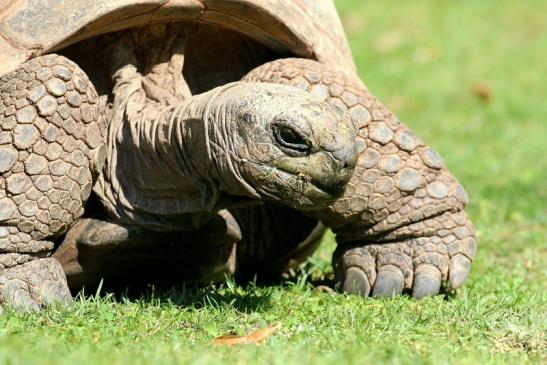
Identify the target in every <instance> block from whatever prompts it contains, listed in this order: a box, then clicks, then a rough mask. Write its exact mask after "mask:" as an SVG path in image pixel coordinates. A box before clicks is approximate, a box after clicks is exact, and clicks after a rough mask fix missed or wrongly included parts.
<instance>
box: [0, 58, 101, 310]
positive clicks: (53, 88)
mask: <svg viewBox="0 0 547 365" xmlns="http://www.w3.org/2000/svg"><path fill="white" fill-rule="evenodd" d="M0 95H1V96H2V98H1V100H0V127H1V132H0V306H2V305H9V306H13V307H25V308H33V309H38V308H40V307H41V306H43V305H47V304H49V303H51V302H53V301H60V302H69V301H70V300H71V296H70V293H69V291H68V288H67V285H66V279H65V275H64V273H63V271H62V268H61V266H60V265H59V263H58V262H57V261H56V260H54V259H53V258H51V257H49V255H50V253H51V251H52V249H53V246H54V245H53V243H52V241H51V239H52V238H54V237H55V236H57V235H60V234H62V233H64V232H65V231H66V229H67V227H69V225H70V224H71V223H72V222H73V220H74V219H76V218H78V217H79V216H81V215H82V213H83V203H84V202H85V201H86V199H87V198H88V197H89V194H90V192H91V186H92V175H93V172H96V171H97V170H98V169H99V168H100V166H99V165H100V164H97V158H96V156H97V154H98V153H99V154H100V150H101V146H102V135H101V129H100V125H99V123H100V118H101V117H100V112H99V106H98V97H97V94H96V92H95V90H94V88H93V85H92V84H91V83H90V82H89V80H88V78H87V76H86V75H85V74H84V73H83V71H81V70H80V69H79V68H78V66H77V65H75V64H74V63H73V62H71V61H69V60H67V59H66V58H63V57H60V56H57V55H47V56H43V57H38V58H35V59H32V60H30V61H28V62H26V63H25V64H23V65H21V67H20V68H19V69H17V70H15V71H13V72H11V73H10V74H7V75H6V76H4V77H2V78H1V79H0Z"/></svg>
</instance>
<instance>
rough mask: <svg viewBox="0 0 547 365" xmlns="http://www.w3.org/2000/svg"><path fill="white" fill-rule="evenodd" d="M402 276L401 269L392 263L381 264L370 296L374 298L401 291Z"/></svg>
mask: <svg viewBox="0 0 547 365" xmlns="http://www.w3.org/2000/svg"><path fill="white" fill-rule="evenodd" d="M403 285H404V277H403V273H402V272H401V270H400V269H399V268H398V267H396V266H393V265H386V266H382V268H381V269H380V271H378V276H377V277H376V282H375V283H374V290H373V292H372V296H373V297H375V298H381V297H392V296H395V295H399V294H401V292H402V291H403Z"/></svg>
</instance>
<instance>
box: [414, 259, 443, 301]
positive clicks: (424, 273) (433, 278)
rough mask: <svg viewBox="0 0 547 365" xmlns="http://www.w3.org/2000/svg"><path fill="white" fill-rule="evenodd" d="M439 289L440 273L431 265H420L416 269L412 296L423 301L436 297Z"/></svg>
mask: <svg viewBox="0 0 547 365" xmlns="http://www.w3.org/2000/svg"><path fill="white" fill-rule="evenodd" d="M440 289H441V272H440V271H439V269H437V268H436V267H435V266H433V265H428V264H421V265H419V266H418V267H417V268H416V272H415V276H414V287H413V290H412V296H413V297H414V298H416V299H423V298H425V297H428V296H432V295H436V294H438V293H439V290H440Z"/></svg>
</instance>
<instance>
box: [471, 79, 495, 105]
mask: <svg viewBox="0 0 547 365" xmlns="http://www.w3.org/2000/svg"><path fill="white" fill-rule="evenodd" d="M471 91H472V92H473V94H475V96H476V97H478V98H479V99H480V100H481V101H483V102H485V103H487V102H489V101H490V99H492V88H491V87H490V85H488V84H487V83H485V82H476V83H475V84H473V86H472V87H471Z"/></svg>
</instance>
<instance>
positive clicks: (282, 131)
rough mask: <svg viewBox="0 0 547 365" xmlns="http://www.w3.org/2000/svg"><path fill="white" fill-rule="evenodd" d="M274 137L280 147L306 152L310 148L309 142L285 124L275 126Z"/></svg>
mask: <svg viewBox="0 0 547 365" xmlns="http://www.w3.org/2000/svg"><path fill="white" fill-rule="evenodd" d="M274 137H275V140H276V141H277V143H279V144H280V145H281V146H282V147H285V148H289V149H291V150H295V151H298V152H307V151H308V150H309V149H310V146H309V142H308V141H306V140H305V139H304V138H302V136H301V135H300V134H299V133H298V132H296V131H295V130H294V129H292V128H290V127H287V126H275V127H274Z"/></svg>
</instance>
